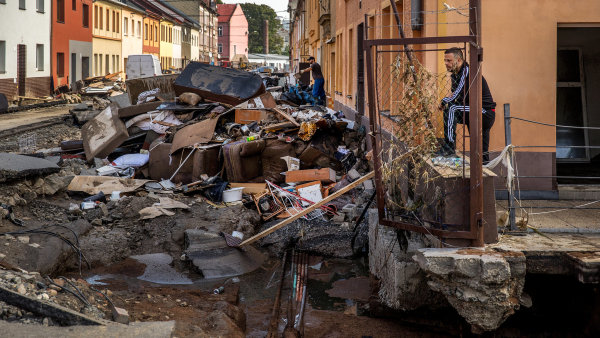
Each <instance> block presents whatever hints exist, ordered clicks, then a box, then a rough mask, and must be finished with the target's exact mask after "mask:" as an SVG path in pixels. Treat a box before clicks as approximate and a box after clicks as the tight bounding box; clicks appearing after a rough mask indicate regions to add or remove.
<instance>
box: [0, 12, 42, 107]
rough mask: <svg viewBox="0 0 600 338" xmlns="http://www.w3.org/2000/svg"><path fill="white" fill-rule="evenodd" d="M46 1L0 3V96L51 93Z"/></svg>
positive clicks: (12, 96) (34, 95)
mask: <svg viewBox="0 0 600 338" xmlns="http://www.w3.org/2000/svg"><path fill="white" fill-rule="evenodd" d="M50 6H51V1H50V0H0V93H3V94H4V95H6V97H7V98H8V99H9V100H11V99H13V98H15V97H16V96H31V97H38V96H45V95H48V94H50V91H51V81H52V80H51V79H52V77H51V73H50V67H51V66H50V18H51V16H52V15H51V10H50V9H51V7H50Z"/></svg>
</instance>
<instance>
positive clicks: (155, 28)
mask: <svg viewBox="0 0 600 338" xmlns="http://www.w3.org/2000/svg"><path fill="white" fill-rule="evenodd" d="M154 41H156V42H158V26H156V25H154Z"/></svg>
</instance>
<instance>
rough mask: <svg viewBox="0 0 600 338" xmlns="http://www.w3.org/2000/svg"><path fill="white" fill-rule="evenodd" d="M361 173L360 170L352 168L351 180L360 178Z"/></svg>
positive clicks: (349, 174)
mask: <svg viewBox="0 0 600 338" xmlns="http://www.w3.org/2000/svg"><path fill="white" fill-rule="evenodd" d="M360 176H361V175H360V173H359V172H358V171H356V169H351V170H350V171H348V177H350V180H351V181H355V180H357V179H359V178H360Z"/></svg>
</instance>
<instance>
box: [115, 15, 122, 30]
mask: <svg viewBox="0 0 600 338" xmlns="http://www.w3.org/2000/svg"><path fill="white" fill-rule="evenodd" d="M116 21H117V24H116V25H115V26H116V27H117V33H120V32H121V28H120V27H121V13H117V20H116Z"/></svg>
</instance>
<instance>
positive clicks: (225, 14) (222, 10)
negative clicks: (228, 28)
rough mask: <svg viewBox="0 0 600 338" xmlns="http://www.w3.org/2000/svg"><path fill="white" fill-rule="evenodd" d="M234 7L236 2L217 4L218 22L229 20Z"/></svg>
mask: <svg viewBox="0 0 600 338" xmlns="http://www.w3.org/2000/svg"><path fill="white" fill-rule="evenodd" d="M236 7H237V4H217V12H218V13H219V22H229V20H230V19H231V16H232V15H233V12H234V11H235V8H236Z"/></svg>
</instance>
